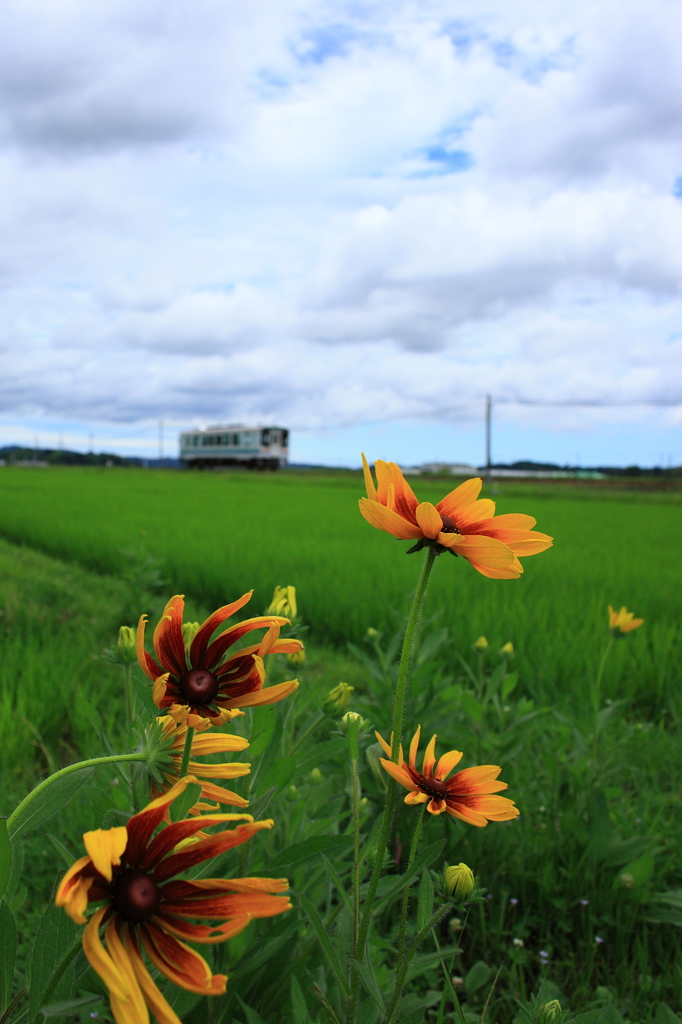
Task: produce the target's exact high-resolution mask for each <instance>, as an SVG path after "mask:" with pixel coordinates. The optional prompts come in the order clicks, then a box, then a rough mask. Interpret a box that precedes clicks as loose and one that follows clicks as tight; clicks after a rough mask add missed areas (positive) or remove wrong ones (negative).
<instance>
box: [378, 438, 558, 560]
mask: <svg viewBox="0 0 682 1024" xmlns="http://www.w3.org/2000/svg"><path fill="white" fill-rule="evenodd" d="M362 464H363V467H364V472H365V484H366V487H367V497H366V498H360V512H361V513H362V515H363V516H364V517H365V519H366V520H367V522H368V523H370V524H371V525H372V526H376V528H377V529H378V530H384V531H385V532H386V533H391V534H392V535H393V536H394V537H396V538H397V539H398V540H416V541H417V543H416V544H415V545H414V546H413V547H411V548H410V549H409V551H408V552H407V554H408V555H409V554H412V552H413V551H419V550H420V549H421V548H423V547H432V548H433V549H434V550H435V552H436V553H437V554H439V555H440V554H442V553H443V552H444V551H450V552H451V553H452V554H453V555H463V556H464V558H466V559H467V560H468V561H469V562H471V564H472V565H473V567H474V569H478V571H479V572H480V573H482V575H483V576H489V577H490V578H491V579H496V580H510V579H517V578H518V577H519V576H520V575H521V573H522V572H523V567H522V566H521V563H520V562H519V558H520V557H523V556H524V555H536V554H538V552H540V551H545V550H546V549H547V548H549V547H551V545H552V538H551V537H548V536H547V535H546V534H544V533H534V532H533V527H534V526H535V519H533V518H532V516H526V515H520V514H518V513H513V514H510V515H503V516H495V502H494V501H491V500H490V499H489V498H482V499H479V500H477V499H478V495H479V494H480V491H481V487H482V486H483V481H482V480H480V479H479V478H478V477H475V478H474V479H473V480H467V481H466V482H465V483H463V484H460V486H459V487H456V488H455V489H454V491H451V492H450V494H447V495H446V496H445V497H444V498H443V500H442V501H439V502H438V504H437V505H432V504H431V502H430V501H422V502H421V503H420V502H418V501H417V498H416V496H415V494H414V492H413V490H412V488H411V487H410V485H409V484H408V483H407V481H406V480H405V477H404V476H403V474H402V473H401V471H400V467H399V466H396V464H395V462H382V461H381V460H379V459H377V461H376V463H375V465H374V468H375V471H376V475H377V483H376V486H375V485H374V481H373V480H372V474H371V473H370V471H369V466H368V465H367V459H366V458H365V456H364V454H363V456H362Z"/></svg>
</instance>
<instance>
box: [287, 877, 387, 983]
mask: <svg viewBox="0 0 682 1024" xmlns="http://www.w3.org/2000/svg"><path fill="white" fill-rule="evenodd" d="M298 898H299V901H300V903H301V906H302V907H303V910H304V911H305V914H306V917H307V918H308V920H309V921H310V923H311V925H312V926H313V928H314V929H315V932H316V933H317V938H318V940H319V943H320V946H321V947H322V952H323V953H324V955H325V956H326V958H327V961H328V963H329V966H330V967H331V969H332V971H333V972H334V975H335V977H336V980H337V981H338V983H339V988H340V989H341V991H342V992H343V994H344V996H345V998H346V999H347V998H348V981H347V979H346V977H345V975H344V973H343V971H342V970H341V965H340V963H339V961H338V960H337V959H336V953H335V952H334V950H333V949H332V944H331V942H330V941H329V936H328V935H327V930H326V928H325V926H324V925H323V923H322V921H321V920H320V918H319V915H318V913H317V911H316V910H315V907H314V906H313V905H312V903H311V902H310V900H309V899H308V897H307V896H305V895H304V894H303V893H300V894H299V897H298ZM370 994H371V993H370Z"/></svg>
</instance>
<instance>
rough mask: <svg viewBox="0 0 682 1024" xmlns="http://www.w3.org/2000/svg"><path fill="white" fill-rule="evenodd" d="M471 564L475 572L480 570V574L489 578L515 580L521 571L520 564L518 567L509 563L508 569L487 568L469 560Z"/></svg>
mask: <svg viewBox="0 0 682 1024" xmlns="http://www.w3.org/2000/svg"><path fill="white" fill-rule="evenodd" d="M470 561H471V559H470ZM471 564H472V565H473V567H474V569H476V571H477V572H480V574H481V576H487V577H488V579H490V580H517V579H518V578H519V576H521V575H522V573H523V568H522V567H521V566H520V565H519V567H518V569H517V568H516V566H514V565H510V566H509V568H508V569H489V568H488V566H486V565H479V564H478V562H474V561H471Z"/></svg>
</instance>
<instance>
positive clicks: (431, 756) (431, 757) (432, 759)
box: [422, 733, 438, 776]
mask: <svg viewBox="0 0 682 1024" xmlns="http://www.w3.org/2000/svg"><path fill="white" fill-rule="evenodd" d="M437 735H438V733H434V734H433V736H432V737H431V739H430V740H429V745H428V747H427V748H426V750H425V751H424V760H423V761H422V775H426V776H429V775H431V774H432V772H433V766H434V764H435V763H436V736H437Z"/></svg>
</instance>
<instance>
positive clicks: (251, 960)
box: [230, 921, 299, 982]
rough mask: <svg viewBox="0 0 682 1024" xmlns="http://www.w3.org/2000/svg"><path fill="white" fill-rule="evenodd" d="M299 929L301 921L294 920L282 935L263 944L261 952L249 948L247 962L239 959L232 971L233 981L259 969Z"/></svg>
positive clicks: (231, 977)
mask: <svg viewBox="0 0 682 1024" xmlns="http://www.w3.org/2000/svg"><path fill="white" fill-rule="evenodd" d="M298 929H299V922H298V921H294V922H293V923H292V924H290V925H289V927H288V928H286V929H285V930H284V931H283V932H282V934H281V935H277V936H276V937H275V938H274V939H270V941H269V942H266V943H265V945H264V946H261V948H260V950H259V952H257V953H256V952H254V951H253V950H249V955H248V956H247V957H245V958H244V960H245V962H244V964H242V962H241V960H240V961H238V964H237V967H236V968H235V969H234V970H231V971H230V979H231V981H233V982H234V981H236V980H237V978H242V977H244V976H245V975H246V974H251V972H252V971H256V970H258V968H259V967H262V966H263V964H266V963H268V961H269V960H271V959H272V958H273V957H274V955H275V953H276V952H277V951H278V949H280V947H281V946H284V945H285V943H287V942H288V941H289V940H290V939H291V938H292V937H293V936H294V935H296V934H297V932H298Z"/></svg>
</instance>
